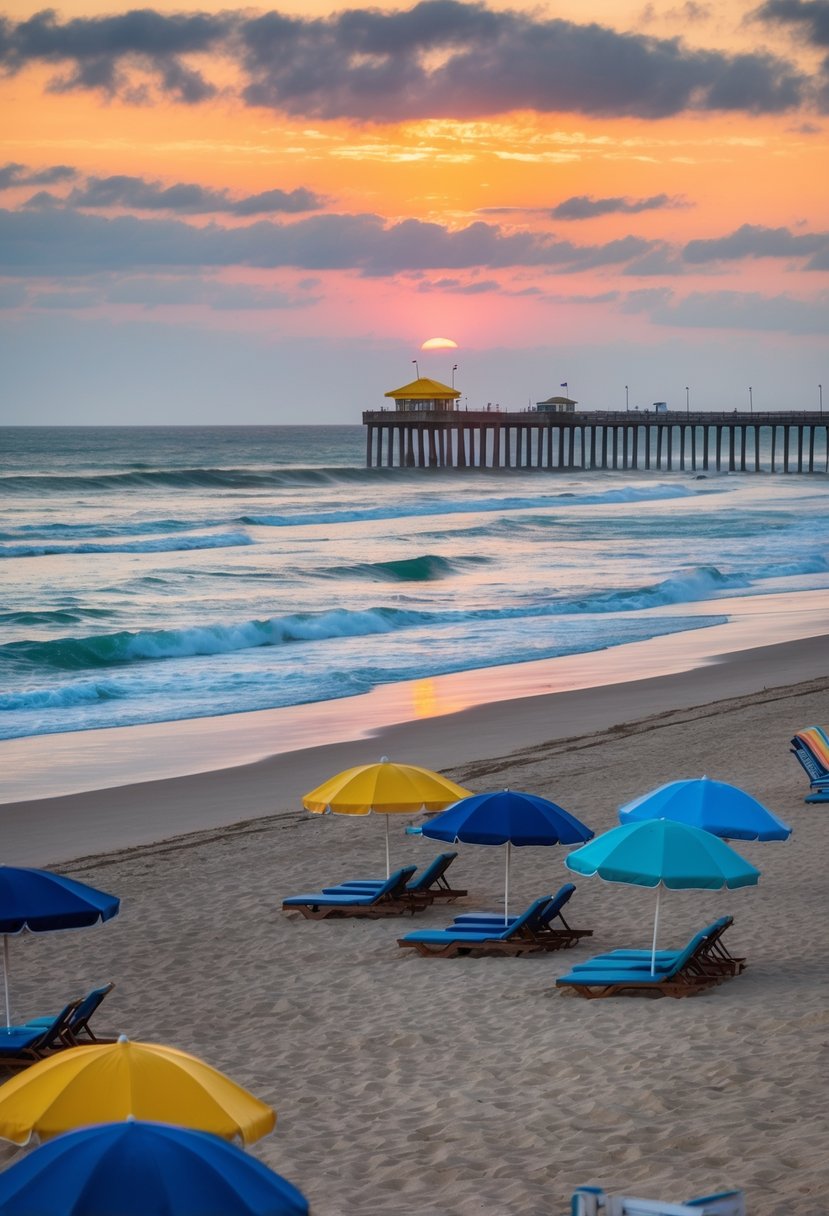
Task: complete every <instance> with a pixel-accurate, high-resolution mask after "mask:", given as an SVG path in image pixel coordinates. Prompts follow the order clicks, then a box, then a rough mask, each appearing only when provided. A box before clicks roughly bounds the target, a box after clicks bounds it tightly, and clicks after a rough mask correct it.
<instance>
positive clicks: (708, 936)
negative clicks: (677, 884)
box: [573, 916, 746, 975]
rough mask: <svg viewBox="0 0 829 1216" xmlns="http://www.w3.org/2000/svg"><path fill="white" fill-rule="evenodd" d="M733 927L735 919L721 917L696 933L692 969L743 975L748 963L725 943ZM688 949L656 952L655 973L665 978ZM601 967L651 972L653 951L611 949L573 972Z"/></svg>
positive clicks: (704, 972) (582, 963)
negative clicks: (726, 936)
mask: <svg viewBox="0 0 829 1216" xmlns="http://www.w3.org/2000/svg"><path fill="white" fill-rule="evenodd" d="M733 924H734V917H733V916H721V917H720V918H719V919H718V920H715V921H712V923H711V924H710V925H707V926H706V927H705V928H704V929H701V930H700V932H699V933H695V934H694V937H693V938H692V939H691V942H689V943H688V945H691V944H694V943H695V944H696V949H695V951H694V954H693V956H692V969H694V970H697V969H698V970H699V971H700V972H701V973H703V974H706V975H707V974H712V975H740V974H741V972H743V971H745V969H746V960H745V959H744V958H735V956H734V955H733V954H731V952H730V951H729V950H728V947H727V946H725V945H723V942H722V935H723V933H725V931H726V929H728V928H729V927H730V926H731V925H733ZM685 949H687V947H683V949H682V950H657V951H656V955H655V957H654V960H653V961H654V970H655V971H658V972H660V973H661V974H663V975H664V974H665V972H666V971H670V970H671V969H672V967H673V966H674V964H675V963H676V961H677V959H678V958H679V956H680V955H681V954H682V953H683V951H684V950H685ZM598 967H601V969H602V970H603V971H604V970H606V969H607V968H614V967H616V968H619V967H622V968H624V970H626V971H632V970H635V971H642V970H645V971H650V968H651V951H650V950H610V951H609V952H608V953H607V954H598V955H596V957H595V958H592V959H588V960H586V961H585V962H580V963H575V964H574V966H573V971H585V970H588V971H594V970H596V968H598Z"/></svg>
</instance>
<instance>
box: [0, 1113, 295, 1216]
mask: <svg viewBox="0 0 829 1216" xmlns="http://www.w3.org/2000/svg"><path fill="white" fill-rule="evenodd" d="M0 1211H2V1212H3V1213H4V1216H32V1213H33V1212H37V1214H38V1216H113V1213H114V1212H117V1213H118V1216H147V1213H149V1212H164V1213H165V1216H205V1213H206V1212H221V1213H222V1216H307V1213H308V1203H307V1200H306V1199H305V1197H304V1196H303V1195H302V1194H301V1193H300V1192H299V1191H298V1190H297V1189H296V1187H295V1186H292V1185H291V1183H290V1182H287V1181H286V1180H285V1179H284V1178H281V1177H280V1176H279V1174H275V1173H274V1172H273V1170H270V1169H268V1167H267V1166H266V1165H263V1163H262V1162H261V1161H257V1160H256V1158H254V1157H251V1156H249V1155H248V1154H247V1153H245V1152H243V1151H242V1150H241V1149H239V1148H237V1147H236V1146H235V1145H233V1144H228V1143H227V1142H226V1141H224V1140H221V1139H219V1138H218V1137H217V1136H211V1135H207V1134H206V1133H204V1132H194V1131H190V1130H188V1129H186V1128H182V1127H171V1126H169V1125H168V1124H164V1123H147V1122H141V1121H138V1120H129V1121H128V1122H126V1123H106V1124H103V1125H101V1126H96V1127H86V1128H83V1129H81V1130H80V1131H74V1132H69V1133H68V1134H66V1135H64V1136H58V1137H57V1138H56V1139H54V1140H52V1141H50V1142H49V1143H48V1144H44V1145H42V1146H41V1147H40V1148H37V1149H35V1151H34V1152H32V1153H29V1155H28V1156H26V1157H24V1158H23V1159H22V1160H21V1161H18V1162H17V1163H16V1164H15V1165H12V1166H10V1167H9V1169H7V1170H4V1171H3V1172H2V1173H0Z"/></svg>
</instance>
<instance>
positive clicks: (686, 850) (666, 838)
mask: <svg viewBox="0 0 829 1216" xmlns="http://www.w3.org/2000/svg"><path fill="white" fill-rule="evenodd" d="M564 864H565V865H566V866H567V868H568V870H573V871H574V872H575V873H576V874H587V875H593V874H598V876H599V878H604V879H605V881H606V882H624V883H630V884H632V885H633V886H638V887H656V911H655V913H654V919H653V944H652V946H651V975H653V974H654V973H655V971H656V938H657V933H658V931H659V902H660V899H661V896H662V888H663V887H668V888H670V889H671V890H673V891H682V890H685V889H687V888H690V887H696V888H700V889H703V890H707V891H718V890H720V889H721V888H722V887H731V888H733V887H748V886H754V885H755V884H756V883H757V881H758V879H759V877H760V871H759V870H758V869H756V868H755V867H754V866H753V865H751V864H750V863H749V862H747V861H746V860H745V858H744V857H741V856H740V854H739V853H735V851H734V850H733V849H732V848H730V847H729V846H728V845H727V844H725V842H724V841H722V840H720V839H719V838H718V837H716V836H713V835H712V834H711V833H710V832H705V831H703V830H702V828H695V827H689V826H688V825H687V824H684V823H676V822H674V821H673V820H671V819H643V820H641V821H640V822H639V823H624V824H622V826H621V827H619V828H611V830H610V831H609V832H603V833H602V835H601V836H597V837H596V839H595V840H592V841H591V842H590V843H589V844H586V845H584V846H583V848H581V849H575V850H574V851H573V852H572V853H570V855H569V856H568V857H565V859H564Z"/></svg>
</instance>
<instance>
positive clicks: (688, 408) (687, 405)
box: [685, 384, 691, 417]
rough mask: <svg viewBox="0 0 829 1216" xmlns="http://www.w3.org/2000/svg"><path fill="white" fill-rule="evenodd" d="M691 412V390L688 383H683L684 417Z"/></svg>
mask: <svg viewBox="0 0 829 1216" xmlns="http://www.w3.org/2000/svg"><path fill="white" fill-rule="evenodd" d="M690 412H691V390H690V389H689V387H688V385H687V384H686V385H685V414H686V417H687V415H688V414H690Z"/></svg>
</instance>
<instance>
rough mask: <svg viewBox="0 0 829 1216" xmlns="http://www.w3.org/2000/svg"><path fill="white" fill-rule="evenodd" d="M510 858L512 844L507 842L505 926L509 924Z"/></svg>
mask: <svg viewBox="0 0 829 1216" xmlns="http://www.w3.org/2000/svg"><path fill="white" fill-rule="evenodd" d="M509 856H510V842H509V841H507V860H506V867H505V872H504V924H505V925H507V924H509Z"/></svg>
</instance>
